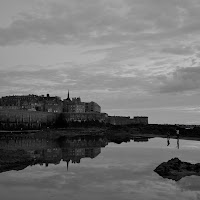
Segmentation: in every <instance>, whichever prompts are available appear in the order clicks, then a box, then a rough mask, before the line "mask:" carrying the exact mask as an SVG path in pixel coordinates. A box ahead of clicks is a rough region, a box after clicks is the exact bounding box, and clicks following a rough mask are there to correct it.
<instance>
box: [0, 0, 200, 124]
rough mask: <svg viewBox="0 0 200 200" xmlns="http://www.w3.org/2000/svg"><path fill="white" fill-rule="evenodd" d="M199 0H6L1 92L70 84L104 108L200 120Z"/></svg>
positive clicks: (1, 17) (155, 119)
mask: <svg viewBox="0 0 200 200" xmlns="http://www.w3.org/2000/svg"><path fill="white" fill-rule="evenodd" d="M199 10H200V1H199V0H190V1H188V0H167V1H166V0H101V1H99V0H73V1H72V0H0V95H1V96H3V95H9V94H29V93H35V94H43V93H44V94H45V93H50V94H52V95H59V96H61V97H62V98H65V97H66V95H67V90H68V89H69V90H70V91H71V95H72V96H81V97H82V100H84V101H88V100H94V101H97V102H98V103H99V104H100V105H101V106H102V109H103V111H104V112H108V113H109V114H115V115H119V114H120V115H128V116H133V115H148V116H149V118H150V122H151V123H199V121H198V118H199V117H200V112H199V100H200V96H199V93H200V81H199V78H200V67H199V66H200V65H199V64H200V45H199V42H200V22H199V19H200V12H199Z"/></svg>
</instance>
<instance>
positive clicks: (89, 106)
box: [85, 101, 101, 113]
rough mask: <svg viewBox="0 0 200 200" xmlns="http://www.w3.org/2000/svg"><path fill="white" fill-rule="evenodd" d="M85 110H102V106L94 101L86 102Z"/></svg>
mask: <svg viewBox="0 0 200 200" xmlns="http://www.w3.org/2000/svg"><path fill="white" fill-rule="evenodd" d="M85 112H98V113H100V112H101V107H100V106H99V105H98V104H97V103H96V102H94V101H91V102H89V103H85Z"/></svg>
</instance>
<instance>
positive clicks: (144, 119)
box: [133, 116, 149, 125]
mask: <svg viewBox="0 0 200 200" xmlns="http://www.w3.org/2000/svg"><path fill="white" fill-rule="evenodd" d="M133 123H134V124H143V125H147V124H148V123H149V122H148V117H146V116H136V117H134V118H133Z"/></svg>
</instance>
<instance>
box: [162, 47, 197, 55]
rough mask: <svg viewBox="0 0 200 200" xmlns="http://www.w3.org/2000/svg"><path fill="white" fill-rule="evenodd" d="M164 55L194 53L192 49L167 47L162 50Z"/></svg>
mask: <svg viewBox="0 0 200 200" xmlns="http://www.w3.org/2000/svg"><path fill="white" fill-rule="evenodd" d="M162 52H163V53H169V54H174V55H191V54H193V53H194V51H193V50H192V49H191V48H190V47H184V46H182V47H168V48H167V47H166V48H163V50H162Z"/></svg>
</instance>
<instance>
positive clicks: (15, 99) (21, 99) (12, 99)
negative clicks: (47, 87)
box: [0, 94, 63, 113]
mask: <svg viewBox="0 0 200 200" xmlns="http://www.w3.org/2000/svg"><path fill="white" fill-rule="evenodd" d="M0 107H1V108H2V109H3V108H5V109H11V110H28V111H43V112H55V113H61V112H62V111H63V103H62V101H61V99H60V97H57V96H55V97H50V95H49V94H47V96H46V97H45V96H44V95H42V96H37V95H33V94H29V95H21V96H20V95H13V96H5V97H2V98H1V100H0Z"/></svg>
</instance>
